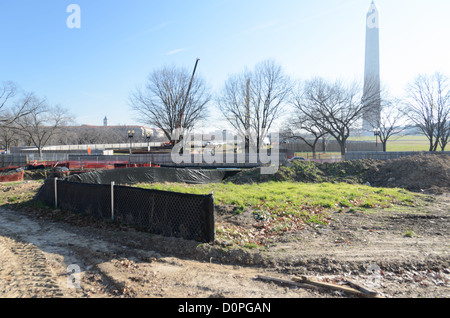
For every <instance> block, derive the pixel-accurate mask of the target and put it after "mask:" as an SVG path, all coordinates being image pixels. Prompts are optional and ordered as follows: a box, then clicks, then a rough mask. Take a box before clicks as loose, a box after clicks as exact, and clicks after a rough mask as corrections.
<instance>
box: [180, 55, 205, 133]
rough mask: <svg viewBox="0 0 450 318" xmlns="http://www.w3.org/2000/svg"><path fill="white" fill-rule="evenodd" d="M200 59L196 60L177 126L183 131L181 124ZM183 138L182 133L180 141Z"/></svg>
mask: <svg viewBox="0 0 450 318" xmlns="http://www.w3.org/2000/svg"><path fill="white" fill-rule="evenodd" d="M198 61H200V59H197V60H196V61H195V66H194V71H193V72H192V77H191V81H190V82H189V86H188V90H187V92H186V97H185V98H184V102H183V106H182V107H181V110H180V116H179V120H178V125H177V128H178V131H179V132H181V125H182V122H183V117H184V112H185V110H186V105H187V101H188V99H189V93H190V92H191V87H192V82H193V81H194V76H195V72H196V70H197V65H198ZM182 139H183V136H182V135H180V141H181V140H182Z"/></svg>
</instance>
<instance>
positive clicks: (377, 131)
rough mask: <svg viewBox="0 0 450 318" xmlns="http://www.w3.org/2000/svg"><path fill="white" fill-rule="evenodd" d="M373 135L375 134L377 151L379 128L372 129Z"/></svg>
mask: <svg viewBox="0 0 450 318" xmlns="http://www.w3.org/2000/svg"><path fill="white" fill-rule="evenodd" d="M373 135H374V136H375V149H376V151H378V137H380V136H381V133H380V129H379V128H375V129H374V130H373Z"/></svg>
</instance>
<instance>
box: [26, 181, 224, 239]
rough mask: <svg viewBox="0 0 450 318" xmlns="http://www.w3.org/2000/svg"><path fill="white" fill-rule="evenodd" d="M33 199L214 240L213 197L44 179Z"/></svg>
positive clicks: (186, 236)
mask: <svg viewBox="0 0 450 318" xmlns="http://www.w3.org/2000/svg"><path fill="white" fill-rule="evenodd" d="M34 200H35V201H38V202H42V203H44V204H46V205H47V206H54V207H55V208H60V209H64V210H68V211H72V212H74V213H80V214H84V215H88V216H92V217H96V218H101V219H105V220H113V221H114V222H120V223H121V224H125V225H132V226H135V227H136V228H138V229H140V230H143V231H146V232H150V233H153V234H160V235H163V236H169V237H178V238H183V239H186V240H195V241H200V242H212V241H214V236H215V232H214V197H213V195H212V194H209V195H193V194H184V193H175V192H166V191H159V190H151V189H140V188H133V187H126V186H116V185H115V184H114V182H111V184H110V185H104V184H86V183H74V182H68V181H65V180H58V179H57V178H55V179H47V180H45V182H44V184H43V186H42V187H41V188H40V189H39V191H38V193H37V194H36V197H35V198H34Z"/></svg>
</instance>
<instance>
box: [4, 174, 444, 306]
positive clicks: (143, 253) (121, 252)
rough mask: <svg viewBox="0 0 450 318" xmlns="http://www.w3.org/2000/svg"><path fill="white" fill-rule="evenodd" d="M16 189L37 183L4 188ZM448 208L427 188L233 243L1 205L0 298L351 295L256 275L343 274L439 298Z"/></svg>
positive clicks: (338, 280) (387, 292)
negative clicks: (409, 197)
mask: <svg viewBox="0 0 450 318" xmlns="http://www.w3.org/2000/svg"><path fill="white" fill-rule="evenodd" d="M1 187H3V186H1ZM21 187H24V188H29V187H39V184H37V183H35V182H31V181H30V182H25V183H23V184H22V185H18V186H15V188H14V189H12V190H14V191H15V192H20V188H21ZM2 190H3V191H10V190H11V189H10V188H9V189H4V188H2ZM449 211H450V194H448V193H444V194H439V195H436V194H434V195H432V196H430V200H429V202H428V204H427V205H426V206H421V207H416V208H402V210H398V209H397V210H373V211H372V210H371V211H370V212H365V213H360V212H341V213H334V214H333V215H332V216H331V220H330V223H329V224H328V225H327V226H307V227H305V228H304V229H303V230H302V231H299V232H298V233H295V235H293V234H290V235H289V236H286V237H284V238H283V240H282V241H280V242H277V243H276V244H273V245H272V246H270V247H269V248H267V249H266V250H248V249H247V250H242V249H233V248H231V249H230V248H229V247H227V245H226V242H214V243H213V244H199V243H197V242H192V241H185V240H181V239H176V238H166V237H161V236H158V235H151V234H148V233H142V232H138V231H135V230H133V229H129V228H120V229H117V228H116V227H114V226H112V225H110V224H103V223H97V224H89V223H83V222H78V223H77V221H76V220H75V221H74V220H71V221H69V222H68V221H67V219H64V218H62V217H61V218H60V219H58V217H57V216H58V214H59V213H62V212H61V211H58V210H56V211H52V213H50V214H42V213H37V212H36V211H34V210H31V209H21V210H17V209H9V208H5V207H2V208H0V298H1V297H3V298H19V297H24V298H29V297H39V298H40V297H44V298H49V297H51V298H56V297H64V298H115V297H118V298H127V297H132V298H147V297H149V298H209V297H218V298H291V299H294V298H295V299H296V298H342V297H354V296H352V295H351V294H347V293H346V292H342V291H336V290H331V289H328V288H303V287H301V288H299V287H294V286H290V285H283V284H279V283H274V282H269V281H265V280H262V279H259V278H258V277H259V275H263V276H268V277H274V278H280V279H284V280H292V278H293V277H295V276H302V275H305V276H308V277H313V278H315V279H316V280H318V281H323V282H328V283H334V284H339V285H342V286H346V285H345V282H346V281H348V280H350V281H352V282H355V283H357V284H359V285H361V286H364V287H366V288H369V289H371V290H374V291H376V292H377V294H378V296H379V297H385V298H400V297H401V298H415V297H425V298H448V297H449V296H450V263H449V260H450V255H449V251H450V250H449V242H450V240H449V228H450V219H449ZM55 216H56V217H55ZM216 222H217V223H218V224H219V225H220V224H225V223H227V222H229V223H232V222H251V216H249V215H246V214H245V213H244V214H243V215H240V216H235V217H229V216H224V215H220V213H218V215H217V216H216Z"/></svg>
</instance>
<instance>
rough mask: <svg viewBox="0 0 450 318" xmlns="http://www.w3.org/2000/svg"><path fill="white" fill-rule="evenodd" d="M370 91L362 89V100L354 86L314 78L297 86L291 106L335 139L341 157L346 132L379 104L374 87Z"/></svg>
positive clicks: (359, 88) (348, 133)
mask: <svg viewBox="0 0 450 318" xmlns="http://www.w3.org/2000/svg"><path fill="white" fill-rule="evenodd" d="M365 85H368V84H367V83H366V84H365ZM373 87H374V89H372V90H370V89H367V86H366V91H365V93H364V97H363V90H362V89H361V87H360V85H359V84H357V83H351V84H348V85H346V84H344V83H343V82H341V81H335V82H329V81H326V80H324V79H321V78H315V79H312V80H309V81H307V82H305V83H303V84H300V85H299V88H298V90H297V92H296V93H295V96H294V98H293V101H292V103H293V105H294V107H295V108H296V110H297V111H299V112H300V114H302V116H305V117H306V118H308V120H310V121H312V122H314V124H315V125H317V126H318V127H321V128H322V129H323V130H325V131H326V132H327V133H328V134H330V135H331V136H332V137H334V138H335V139H336V141H337V142H338V144H339V146H340V149H341V155H342V156H343V157H345V153H346V142H347V139H348V138H349V136H350V130H351V129H352V128H354V127H356V124H357V123H358V122H359V120H360V119H361V117H362V115H363V114H364V113H365V112H366V111H367V110H368V109H370V107H372V106H373V105H376V104H377V103H379V96H380V92H379V90H378V89H376V88H377V85H375V84H374V85H373Z"/></svg>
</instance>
